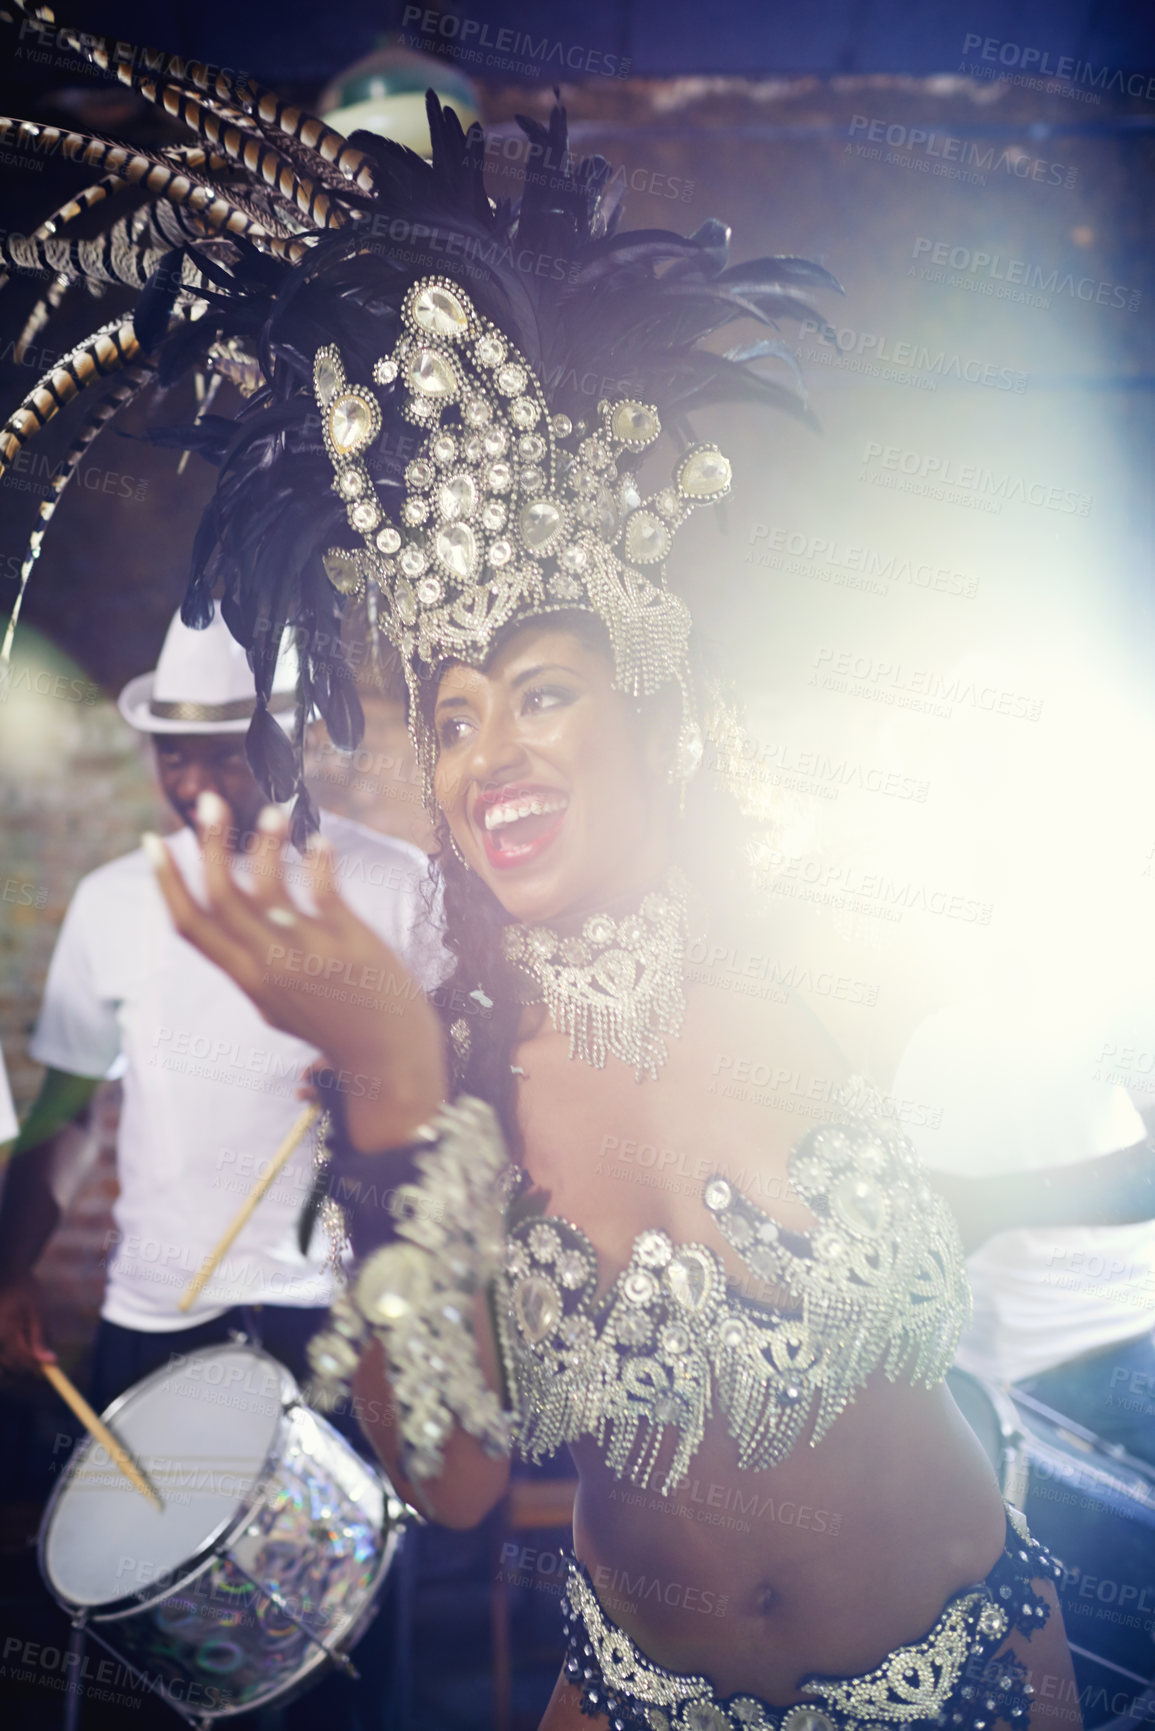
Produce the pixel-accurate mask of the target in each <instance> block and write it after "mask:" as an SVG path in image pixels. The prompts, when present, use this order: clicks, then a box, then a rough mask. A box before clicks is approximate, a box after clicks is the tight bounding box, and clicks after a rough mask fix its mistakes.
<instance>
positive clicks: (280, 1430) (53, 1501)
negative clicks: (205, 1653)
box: [36, 1341, 304, 1623]
mask: <svg viewBox="0 0 1155 1731" xmlns="http://www.w3.org/2000/svg"><path fill="white" fill-rule="evenodd" d="M222 1351H224V1352H245V1353H248V1354H249V1356H250V1357H252V1358H260V1359H264V1360H265V1362H266V1363H267V1364H270V1365H272V1367H273V1368H274V1370H275V1371H276V1372H277V1374H278V1377H279V1379H280V1382H281V1401H280V1411H279V1412H278V1414H277V1421H276V1424H275V1426H274V1429H273V1436H272V1440H271V1441H270V1444H269V1447H268V1449H267V1451H266V1453H265V1458H264V1460H263V1462H262V1463H261V1466H260V1468H259V1470H258V1472H257V1473H256V1475H255V1476H254V1478H253V1484H252V1488H251V1490H250V1492H249V1493H248V1495H247V1496H246V1497H245V1498H243V1499H242V1500H241V1501H240V1502H239V1503H238V1505H237V1507H236V1509H235V1510H234V1512H233V1513H232V1514H231V1515H226V1516H224V1517H223V1518H222V1519H221V1521H220V1522H219V1523H218V1525H217V1526H216V1527H215V1528H214V1529H213V1530H212V1531H211V1532H210V1533H209V1534H208V1536H207V1537H206V1538H205V1539H204V1540H202V1542H201V1544H200V1546H199V1547H198V1549H197V1550H196V1551H194V1552H193V1554H192V1556H191V1557H190V1558H188V1559H187V1560H186V1561H185V1562H183V1563H182V1564H181V1565H180V1569H181V1573H180V1576H179V1578H178V1577H177V1576H176V1575H175V1574H173V1575H171V1576H169V1577H168V1578H167V1579H166V1581H165V1583H164V1589H163V1591H158V1590H157V1583H156V1582H154V1581H153V1582H149V1584H148V1585H147V1586H146V1587H139V1588H137V1589H136V1591H134V1592H132V1593H128V1594H125V1595H122V1596H121V1597H120V1598H119V1599H105V1600H103V1601H102V1602H101V1603H99V1604H95V1605H92V1604H83V1603H81V1602H79V1601H77V1600H75V1599H70V1598H68V1597H67V1595H66V1594H64V1593H63V1592H61V1591H60V1589H59V1588H58V1587H57V1586H56V1584H55V1582H54V1581H53V1579H52V1576H51V1574H50V1572H49V1569H48V1559H47V1554H46V1553H47V1548H48V1535H49V1533H50V1532H51V1530H52V1520H53V1516H54V1515H55V1513H56V1505H57V1504H58V1503H59V1502H60V1501H61V1500H62V1499H63V1497H64V1495H65V1492H66V1491H67V1489H68V1486H69V1485H70V1484H71V1482H72V1480H73V1479H74V1478H75V1477H76V1475H77V1473H78V1472H79V1471H80V1469H81V1467H82V1466H83V1464H84V1462H85V1460H86V1459H87V1458H88V1455H89V1453H90V1452H91V1451H92V1450H93V1449H94V1448H95V1447H96V1439H95V1437H91V1436H89V1437H85V1439H84V1442H83V1444H82V1445H81V1447H80V1448H79V1449H77V1450H76V1451H75V1452H74V1453H73V1456H72V1459H71V1460H70V1461H69V1462H68V1465H67V1466H66V1467H65V1469H64V1471H63V1473H62V1474H61V1475H60V1478H59V1479H58V1480H57V1482H56V1484H55V1485H54V1486H53V1487H52V1493H51V1495H50V1496H49V1498H48V1501H47V1503H46V1504H45V1507H44V1513H43V1515H42V1516H41V1518H40V1530H39V1532H38V1533H37V1536H36V1561H37V1565H38V1567H39V1570H40V1577H41V1579H42V1580H43V1582H44V1584H45V1586H46V1587H47V1588H48V1590H49V1592H50V1593H51V1594H52V1597H53V1598H54V1599H55V1600H56V1602H57V1604H58V1605H60V1606H61V1607H62V1608H63V1609H64V1610H66V1611H67V1612H69V1613H70V1614H71V1615H72V1616H78V1615H80V1614H81V1613H83V1614H84V1616H85V1620H86V1621H87V1622H91V1623H97V1622H99V1623H109V1622H114V1621H118V1620H120V1619H123V1618H125V1617H128V1616H131V1615H132V1614H134V1613H135V1612H136V1611H139V1610H143V1609H145V1608H146V1607H147V1606H148V1605H150V1604H152V1603H154V1602H159V1601H160V1600H163V1599H167V1598H168V1596H169V1594H170V1593H176V1592H180V1591H181V1590H182V1588H184V1587H186V1586H187V1585H188V1584H189V1582H190V1581H192V1580H195V1578H196V1577H197V1576H198V1575H199V1574H201V1573H203V1571H204V1570H205V1569H206V1568H207V1567H208V1565H209V1563H210V1562H211V1561H212V1559H213V1557H214V1556H215V1555H216V1554H217V1552H218V1551H219V1550H220V1549H221V1548H222V1540H224V1539H225V1537H226V1536H228V1537H229V1538H230V1539H231V1537H232V1535H233V1534H234V1533H235V1532H237V1531H239V1530H240V1528H242V1527H243V1526H244V1525H245V1523H246V1522H247V1521H248V1519H249V1516H250V1515H251V1513H252V1510H253V1507H254V1505H255V1504H256V1503H257V1502H258V1501H259V1499H260V1495H261V1493H262V1491H263V1490H264V1487H265V1485H266V1484H267V1483H268V1479H269V1475H270V1473H271V1472H272V1470H273V1468H274V1466H275V1464H276V1461H277V1459H278V1458H279V1454H280V1444H281V1442H282V1439H283V1435H284V1431H285V1428H286V1425H287V1423H288V1415H289V1411H290V1409H291V1408H292V1407H294V1406H298V1405H300V1406H303V1405H304V1402H303V1401H302V1399H301V1390H300V1387H299V1385H298V1383H297V1380H296V1378H295V1377H294V1376H293V1373H292V1372H291V1371H290V1370H289V1369H288V1368H287V1366H286V1365H283V1364H282V1363H281V1361H280V1359H279V1358H273V1356H272V1355H271V1354H270V1353H267V1352H265V1351H264V1349H263V1348H262V1347H258V1346H252V1345H251V1344H250V1343H249V1342H247V1341H218V1342H217V1343H216V1344H215V1345H213V1346H198V1347H195V1348H194V1349H193V1351H192V1352H189V1353H186V1354H184V1355H183V1356H184V1360H185V1363H186V1364H187V1363H188V1362H189V1361H190V1360H193V1359H197V1358H216V1357H219V1356H220V1354H221V1353H222ZM171 1375H172V1366H171V1364H167V1365H160V1366H159V1367H158V1369H156V1370H154V1371H150V1372H149V1374H148V1376H143V1377H141V1379H140V1381H139V1382H134V1383H133V1384H132V1386H131V1388H126V1389H125V1390H124V1391H123V1393H121V1394H118V1395H117V1397H116V1399H115V1400H114V1401H110V1403H109V1404H108V1406H106V1407H105V1409H104V1411H103V1413H102V1414H101V1415H100V1416H101V1417H102V1418H103V1419H104V1420H105V1421H106V1422H108V1421H109V1420H113V1419H115V1417H116V1415H117V1413H118V1412H119V1411H120V1410H121V1408H122V1407H123V1406H124V1405H125V1403H126V1402H127V1401H128V1400H129V1399H130V1398H131V1397H132V1396H134V1395H138V1394H140V1393H141V1392H142V1390H144V1389H147V1388H148V1387H149V1385H150V1384H152V1383H155V1382H163V1381H164V1379H165V1378H166V1377H169V1376H171Z"/></svg>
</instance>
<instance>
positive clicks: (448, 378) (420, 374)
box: [405, 349, 457, 398]
mask: <svg viewBox="0 0 1155 1731" xmlns="http://www.w3.org/2000/svg"><path fill="white" fill-rule="evenodd" d="M405 377H406V380H407V382H408V385H409V389H410V390H411V391H416V393H417V395H418V396H420V397H447V398H448V397H455V396H456V395H457V380H456V379H455V378H454V376H453V368H452V367H451V366H450V365H449V362H448V361H447V360H445V359H444V358H443V357H442V356H441V355H439V354H437V353H436V351H435V350H433V349H418V350H417V352H416V353H415V354H412V355H410V357H409V360H408V362H407V363H406V366H405Z"/></svg>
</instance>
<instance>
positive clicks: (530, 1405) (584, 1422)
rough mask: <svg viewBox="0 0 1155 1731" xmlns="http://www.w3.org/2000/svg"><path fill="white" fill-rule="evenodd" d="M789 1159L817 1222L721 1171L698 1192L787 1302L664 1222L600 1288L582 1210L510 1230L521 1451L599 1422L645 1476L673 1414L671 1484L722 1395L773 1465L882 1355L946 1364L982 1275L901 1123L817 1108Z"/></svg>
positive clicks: (912, 1378)
mask: <svg viewBox="0 0 1155 1731" xmlns="http://www.w3.org/2000/svg"><path fill="white" fill-rule="evenodd" d="M789 1177H790V1184H791V1188H792V1189H793V1190H794V1191H795V1192H796V1193H797V1194H798V1195H799V1196H800V1197H801V1198H802V1200H803V1201H804V1202H805V1203H806V1204H807V1206H808V1207H809V1208H810V1210H811V1212H812V1213H813V1214H814V1216H815V1218H816V1221H817V1223H818V1224H817V1225H816V1226H815V1227H814V1228H813V1229H812V1230H810V1231H809V1232H807V1233H798V1232H791V1231H789V1230H787V1229H786V1228H785V1227H781V1226H779V1225H777V1224H776V1223H775V1221H773V1220H772V1219H770V1218H769V1216H768V1215H766V1214H764V1213H763V1212H762V1211H761V1209H759V1208H758V1207H756V1206H755V1204H754V1203H752V1202H750V1201H749V1200H747V1198H746V1197H745V1196H744V1195H743V1194H742V1193H741V1192H740V1191H738V1190H737V1189H736V1188H735V1186H734V1185H733V1184H732V1183H730V1182H729V1181H728V1180H727V1179H725V1178H723V1177H720V1176H716V1177H713V1178H711V1179H709V1180H708V1181H707V1183H706V1184H705V1186H704V1190H703V1202H704V1204H705V1207H706V1209H707V1210H708V1213H709V1215H710V1217H711V1219H712V1221H713V1224H714V1226H715V1227H716V1228H717V1230H718V1231H719V1232H720V1233H721V1235H722V1237H723V1238H724V1239H725V1240H726V1241H727V1242H728V1243H729V1244H730V1245H732V1246H733V1248H734V1249H735V1250H736V1251H737V1253H738V1255H739V1256H740V1257H741V1259H742V1261H743V1262H744V1264H745V1265H746V1268H747V1269H748V1270H749V1271H750V1273H751V1274H752V1275H753V1276H754V1277H755V1280H756V1281H757V1282H759V1283H765V1285H766V1286H768V1287H773V1288H777V1289H779V1290H780V1291H784V1292H785V1293H787V1294H788V1295H789V1297H790V1300H791V1304H790V1308H789V1309H785V1308H773V1307H771V1306H769V1305H763V1304H760V1303H754V1302H752V1301H751V1300H750V1299H748V1298H746V1297H744V1296H742V1295H740V1294H738V1293H736V1292H735V1291H734V1290H732V1289H730V1288H728V1286H727V1279H726V1273H725V1270H724V1268H723V1264H722V1262H721V1260H720V1258H719V1257H718V1256H717V1255H716V1253H715V1252H714V1251H713V1250H711V1249H709V1248H708V1247H707V1246H706V1245H705V1244H698V1243H691V1244H676V1243H674V1242H673V1241H672V1240H671V1239H670V1237H669V1236H668V1235H667V1234H666V1233H665V1232H662V1231H659V1230H657V1229H650V1230H648V1231H645V1232H642V1233H640V1234H639V1236H638V1237H637V1238H636V1239H635V1241H634V1245H633V1249H632V1252H631V1255H630V1260H629V1263H628V1264H627V1266H626V1267H625V1268H624V1269H623V1270H622V1272H621V1273H620V1274H619V1275H618V1277H617V1279H616V1280H615V1281H614V1283H613V1285H612V1286H611V1287H610V1288H609V1290H608V1291H607V1292H606V1293H604V1294H603V1296H602V1297H601V1298H600V1299H598V1298H597V1297H596V1294H597V1287H598V1262H597V1254H596V1252H595V1250H594V1247H593V1245H592V1244H591V1243H590V1241H589V1239H588V1238H587V1237H586V1236H585V1234H584V1233H583V1232H582V1231H581V1230H580V1229H579V1228H578V1227H576V1226H574V1225H572V1224H571V1223H570V1222H569V1221H566V1220H562V1219H557V1218H554V1217H544V1218H543V1217H541V1216H538V1217H537V1218H535V1219H528V1220H523V1221H522V1222H520V1223H519V1224H518V1225H517V1226H515V1227H513V1228H512V1229H511V1230H510V1231H509V1233H508V1236H507V1239H506V1266H505V1273H504V1276H503V1277H502V1279H501V1280H500V1281H499V1288H498V1292H497V1295H496V1296H497V1305H498V1317H499V1324H500V1332H501V1334H502V1335H503V1337H504V1338H503V1348H504V1356H505V1359H506V1366H507V1373H508V1376H509V1381H510V1383H511V1384H512V1395H513V1400H514V1405H515V1409H516V1415H517V1417H516V1430H517V1438H518V1443H519V1446H520V1449H521V1451H522V1453H524V1454H525V1455H527V1456H528V1457H529V1458H530V1459H531V1460H542V1459H544V1458H545V1457H546V1456H547V1455H550V1454H552V1453H553V1452H554V1451H555V1450H556V1449H557V1448H558V1447H559V1446H560V1444H561V1443H563V1442H573V1441H576V1440H577V1439H578V1438H580V1437H585V1436H592V1437H594V1438H595V1439H596V1440H597V1443H598V1445H599V1447H600V1448H601V1449H602V1450H603V1451H604V1456H605V1460H606V1463H607V1465H608V1466H609V1468H610V1470H611V1471H612V1472H614V1473H616V1474H617V1476H618V1477H619V1478H626V1479H629V1480H630V1481H631V1482H632V1483H634V1484H636V1485H638V1486H645V1485H647V1484H648V1483H649V1481H650V1478H651V1475H652V1473H653V1471H654V1467H655V1463H656V1461H657V1458H658V1454H659V1451H660V1449H661V1447H662V1442H663V1437H664V1435H665V1433H666V1431H667V1430H668V1429H669V1428H670V1427H672V1429H673V1432H674V1435H675V1447H674V1451H673V1456H672V1459H671V1460H670V1463H669V1468H668V1470H667V1471H666V1473H665V1475H664V1478H663V1481H662V1486H661V1489H662V1492H663V1494H664V1495H669V1493H670V1491H671V1490H672V1489H673V1487H674V1486H675V1485H676V1484H677V1483H678V1482H679V1481H680V1480H681V1479H683V1478H684V1477H685V1476H686V1473H687V1471H688V1468H689V1465H690V1462H691V1461H692V1459H693V1457H694V1455H695V1454H696V1453H697V1450H698V1448H699V1447H700V1445H701V1442H702V1439H703V1436H704V1434H705V1428H706V1423H707V1420H708V1418H709V1417H710V1415H711V1414H712V1413H713V1412H714V1411H715V1410H720V1411H721V1413H722V1414H723V1415H724V1418H725V1421H726V1424H727V1427H728V1429H729V1432H730V1435H731V1436H732V1437H733V1439H734V1441H735V1442H736V1443H737V1445H738V1455H739V1464H740V1465H741V1466H742V1467H743V1468H762V1467H770V1466H775V1465H777V1464H778V1463H779V1462H781V1461H783V1460H785V1459H786V1457H787V1456H788V1455H789V1454H790V1452H791V1451H792V1449H793V1448H794V1447H795V1445H796V1444H797V1443H798V1441H799V1439H800V1438H802V1437H804V1436H808V1439H809V1441H810V1443H811V1444H816V1443H817V1442H819V1440H820V1439H821V1438H822V1437H823V1436H824V1435H825V1434H826V1432H827V1431H828V1430H829V1428H830V1426H831V1425H832V1424H833V1422H834V1420H835V1419H836V1418H837V1417H838V1415H839V1413H840V1412H841V1411H842V1410H843V1408H844V1407H845V1406H846V1405H847V1403H848V1401H850V1400H851V1399H852V1397H853V1395H854V1393H855V1391H856V1390H858V1389H860V1388H861V1387H862V1386H863V1385H864V1384H865V1382H866V1381H867V1379H868V1378H869V1377H870V1376H871V1374H872V1373H873V1372H874V1371H875V1370H876V1369H878V1368H879V1367H881V1369H882V1370H883V1371H884V1373H885V1374H886V1375H887V1376H888V1377H889V1378H890V1379H891V1381H896V1380H897V1379H898V1378H899V1377H900V1376H901V1377H904V1378H905V1379H906V1380H907V1381H909V1382H910V1383H912V1384H923V1385H924V1386H926V1387H928V1388H931V1387H934V1385H935V1384H936V1383H938V1382H941V1380H942V1378H943V1377H944V1376H945V1375H946V1372H947V1370H948V1368H949V1367H950V1364H951V1361H952V1359H953V1357H954V1352H955V1348H956V1346H957V1344H958V1338H959V1335H960V1334H961V1332H962V1329H963V1327H964V1326H965V1323H966V1321H967V1318H968V1316H969V1311H970V1293H969V1289H968V1286H967V1281H966V1274H965V1270H964V1266H963V1255H962V1247H961V1245H960V1242H959V1238H958V1233H957V1231H956V1229H955V1225H954V1221H953V1217H952V1216H951V1214H950V1211H949V1209H948V1207H947V1204H946V1203H945V1201H944V1200H943V1199H942V1198H941V1197H940V1196H939V1195H938V1194H937V1193H936V1192H935V1191H933V1190H932V1189H931V1188H930V1186H929V1185H928V1184H927V1182H926V1180H925V1178H924V1176H923V1174H922V1171H921V1168H920V1167H919V1164H918V1161H917V1158H916V1156H915V1155H914V1153H913V1150H912V1149H911V1148H910V1146H909V1144H908V1143H907V1142H906V1140H905V1138H903V1137H902V1136H901V1135H900V1134H899V1133H898V1132H897V1131H895V1130H893V1129H892V1128H891V1127H889V1126H886V1125H884V1124H882V1123H881V1122H879V1121H876V1120H869V1119H859V1120H857V1121H848V1122H846V1123H830V1124H824V1125H822V1126H820V1127H819V1128H817V1129H814V1130H811V1131H809V1132H808V1133H807V1134H806V1135H805V1136H803V1137H802V1138H801V1140H800V1141H799V1142H798V1143H797V1144H796V1145H795V1147H794V1149H793V1151H792V1153H791V1155H790V1160H789Z"/></svg>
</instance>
